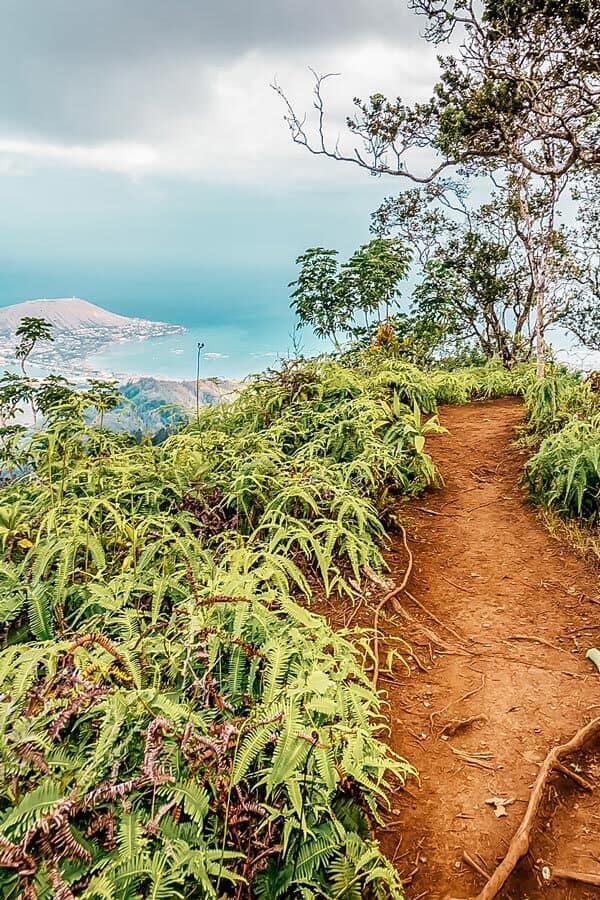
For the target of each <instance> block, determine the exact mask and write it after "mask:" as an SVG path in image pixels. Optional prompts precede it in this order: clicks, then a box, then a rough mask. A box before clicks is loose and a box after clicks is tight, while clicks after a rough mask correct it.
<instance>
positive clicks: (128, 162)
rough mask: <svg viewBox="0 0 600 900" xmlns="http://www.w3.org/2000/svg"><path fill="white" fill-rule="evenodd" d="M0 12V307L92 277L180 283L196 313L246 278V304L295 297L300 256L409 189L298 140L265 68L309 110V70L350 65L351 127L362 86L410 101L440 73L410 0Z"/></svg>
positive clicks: (22, 7)
mask: <svg viewBox="0 0 600 900" xmlns="http://www.w3.org/2000/svg"><path fill="white" fill-rule="evenodd" d="M0 13H1V20H0V29H1V33H2V37H3V41H2V54H0V79H1V83H2V85H3V90H2V92H1V95H0V204H1V213H0V218H1V221H0V264H1V270H0V302H1V303H3V304H6V303H10V302H15V301H16V300H18V299H23V298H25V297H27V296H32V295H47V296H52V295H54V294H55V293H56V292H57V291H58V292H61V293H68V294H81V293H84V292H85V294H86V295H87V296H89V298H90V299H92V300H96V301H97V302H104V303H106V304H107V305H112V306H113V308H115V307H116V306H117V305H119V306H120V309H122V311H124V312H127V311H136V312H143V305H144V302H146V301H147V302H148V303H150V304H151V305H152V304H156V303H159V302H160V296H161V291H164V289H165V285H166V284H169V289H170V291H171V293H172V294H174V297H175V299H176V301H177V302H179V301H180V300H181V302H182V303H183V304H184V307H182V308H185V310H187V313H189V312H190V310H191V305H192V303H194V304H195V305H196V308H197V310H198V315H199V316H200V314H204V313H203V311H206V309H207V308H208V306H209V305H210V303H211V302H214V298H215V296H216V297H219V296H225V295H227V297H229V298H232V297H234V296H236V295H239V294H240V291H241V280H242V279H245V284H246V286H247V287H248V285H249V294H250V295H251V296H250V298H249V297H248V290H247V291H246V298H245V304H246V306H247V305H248V303H249V302H250V301H251V300H252V299H254V301H256V302H257V303H260V302H263V306H265V304H266V305H267V306H268V304H271V305H274V304H277V303H279V302H280V301H279V300H275V299H273V298H275V297H279V296H281V297H282V301H281V302H284V301H285V302H286V295H285V282H286V278H288V276H289V274H290V272H291V271H292V269H293V259H294V257H295V255H297V254H298V253H299V252H301V251H302V250H303V249H304V248H305V247H306V246H308V245H311V244H315V243H327V244H328V245H330V246H339V247H340V248H341V249H344V250H349V249H351V248H352V247H353V246H354V245H355V244H356V243H359V242H360V241H361V240H364V239H365V238H366V237H367V236H368V225H369V222H368V215H369V212H370V211H371V210H372V209H373V208H374V207H375V206H377V204H378V202H379V201H380V200H381V199H382V198H383V197H384V196H385V195H386V194H389V193H390V192H392V191H393V190H396V189H398V188H399V187H400V186H399V185H398V184H397V183H396V182H393V181H389V180H388V181H385V180H382V179H379V180H378V179H373V178H370V177H369V176H368V175H367V174H366V173H361V172H359V171H357V170H356V169H355V168H354V167H345V166H342V165H339V164H335V163H332V162H329V161H326V160H320V159H315V158H314V157H311V156H310V155H309V154H307V153H305V152H303V151H302V150H301V149H300V148H298V147H295V146H294V145H293V144H292V143H291V141H290V138H289V135H288V133H287V130H286V126H285V124H284V122H283V118H282V117H283V109H282V106H281V102H280V101H279V100H278V98H277V97H276V95H275V94H274V93H273V91H272V90H271V89H270V87H269V84H270V82H271V81H272V80H273V79H274V78H276V79H277V81H278V82H279V83H280V84H281V85H282V86H283V87H284V88H285V89H286V91H287V92H288V93H289V95H290V97H291V98H292V99H293V100H294V102H295V103H296V104H297V106H298V108H301V109H304V108H307V109H310V102H311V89H312V82H311V75H310V73H309V71H308V69H307V67H308V66H312V67H314V68H315V69H317V70H318V71H320V72H325V71H327V72H339V73H341V74H340V77H339V78H336V79H335V80H332V81H330V82H329V83H328V94H327V96H328V108H329V110H330V114H331V129H332V131H331V133H332V134H333V135H336V134H337V131H338V130H343V122H344V115H345V114H346V113H347V112H349V111H350V107H351V100H352V97H353V96H355V95H360V96H366V95H368V94H369V93H372V92H374V91H382V92H384V93H388V94H391V95H394V96H395V95H398V94H399V95H401V96H402V97H403V98H406V99H414V98H416V97H419V96H426V95H427V94H428V92H429V90H430V88H431V85H432V83H433V81H434V79H435V72H436V63H435V54H434V52H433V50H432V48H430V47H428V45H427V44H426V43H425V42H424V41H423V40H422V39H421V38H420V37H419V29H420V27H421V26H422V22H421V21H420V20H419V19H417V18H416V17H415V16H414V15H413V14H412V13H411V12H409V11H408V9H407V4H406V2H404V0H327V2H325V3H324V2H322V0H319V2H315V0H304V2H299V0H0ZM224 262H226V263H227V266H228V271H225V270H224V268H223V264H224ZM251 271H252V272H254V273H255V274H254V275H253V276H252V277H250V275H249V273H250V272H251ZM257 272H259V273H260V275H257V274H256V273H257ZM200 275H201V276H202V283H203V284H205V285H206V284H209V285H210V292H209V293H210V297H209V296H207V292H206V291H204V293H202V292H200V296H199V294H198V289H197V286H198V277H199V276H200ZM248 278H250V282H248ZM227 279H229V282H228V284H227V285H226V284H225V282H226V281H227ZM215 292H216V293H215ZM278 292H279V293H278ZM266 294H268V295H269V297H270V299H269V300H268V301H266V300H264V299H263V301H261V300H260V297H263V298H264V296H265V295H266ZM145 298H146V299H145ZM193 298H195V299H193ZM171 302H173V297H172V298H171ZM240 302H241V301H240ZM285 302H284V305H285ZM228 303H229V306H227V310H228V311H229V312H230V313H231V314H232V315H233V314H235V312H236V309H237V307H236V306H235V303H233V301H231V303H230V302H229V300H228ZM186 304H187V306H186ZM265 308H266V307H265ZM151 311H152V313H154V309H152V310H151ZM213 312H214V310H213ZM187 313H186V314H187ZM274 314H275V313H274Z"/></svg>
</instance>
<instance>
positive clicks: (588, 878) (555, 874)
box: [550, 868, 600, 885]
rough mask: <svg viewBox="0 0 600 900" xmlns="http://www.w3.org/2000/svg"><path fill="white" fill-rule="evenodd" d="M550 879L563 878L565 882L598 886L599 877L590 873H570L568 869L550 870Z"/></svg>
mask: <svg viewBox="0 0 600 900" xmlns="http://www.w3.org/2000/svg"><path fill="white" fill-rule="evenodd" d="M550 878H551V879H552V878H564V879H566V880H567V881H579V882H581V883H582V884H598V885H600V875H595V874H594V873H592V872H572V871H571V870H570V869H552V868H551V869H550Z"/></svg>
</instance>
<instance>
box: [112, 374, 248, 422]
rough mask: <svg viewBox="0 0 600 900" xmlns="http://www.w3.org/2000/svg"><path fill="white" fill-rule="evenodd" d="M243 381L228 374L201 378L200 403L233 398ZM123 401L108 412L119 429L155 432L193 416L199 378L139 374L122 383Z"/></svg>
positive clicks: (213, 403) (224, 400)
mask: <svg viewBox="0 0 600 900" xmlns="http://www.w3.org/2000/svg"><path fill="white" fill-rule="evenodd" d="M240 386H241V385H240V382H239V381H232V380H228V379H224V378H203V379H201V380H200V382H199V390H200V405H201V406H202V407H205V406H214V405H215V404H217V403H224V402H227V401H228V400H232V399H233V398H234V397H235V395H236V394H237V393H238V391H239V390H240ZM119 390H120V392H121V393H122V394H123V398H124V400H123V404H122V405H121V406H119V407H118V408H117V409H115V410H113V411H112V412H110V413H108V414H107V415H106V416H105V422H106V424H107V426H108V427H109V428H113V429H115V430H116V431H128V432H138V431H139V432H142V433H151V434H155V433H156V432H159V431H160V430H161V429H164V428H171V427H173V426H174V425H177V424H178V423H179V422H182V421H185V420H187V419H189V418H190V417H191V416H192V415H193V414H194V410H195V408H196V382H195V381H167V380H165V379H158V378H135V379H132V380H131V381H128V382H126V383H125V384H121V385H119Z"/></svg>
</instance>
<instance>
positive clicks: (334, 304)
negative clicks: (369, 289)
mask: <svg viewBox="0 0 600 900" xmlns="http://www.w3.org/2000/svg"><path fill="white" fill-rule="evenodd" d="M337 256H338V252H337V250H325V249H324V248H323V247H309V249H308V250H306V251H305V252H304V253H302V254H301V255H300V256H299V257H298V258H297V259H296V264H297V265H299V266H300V274H299V275H298V278H297V279H296V281H292V282H290V284H289V285H288V287H295V290H294V292H293V293H292V295H291V296H292V302H291V306H292V309H294V310H295V312H296V315H297V316H298V319H299V321H300V323H301V324H302V325H310V326H311V328H312V329H313V331H314V333H315V334H316V335H317V337H324V338H329V339H330V340H332V341H333V342H334V344H335V346H336V347H337V348H338V349H339V342H338V338H337V334H338V331H339V330H340V328H341V327H342V325H343V322H344V319H345V312H344V310H343V308H342V303H341V296H340V292H339V283H338V279H339V273H338V261H337Z"/></svg>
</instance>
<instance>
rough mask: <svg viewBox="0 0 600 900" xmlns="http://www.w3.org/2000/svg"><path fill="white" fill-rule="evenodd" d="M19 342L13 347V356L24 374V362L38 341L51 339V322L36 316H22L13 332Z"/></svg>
mask: <svg viewBox="0 0 600 900" xmlns="http://www.w3.org/2000/svg"><path fill="white" fill-rule="evenodd" d="M15 334H16V336H17V337H18V338H19V342H18V344H17V346H16V347H15V356H16V358H17V359H18V360H20V363H21V371H22V372H23V375H26V374H27V373H26V371H25V363H26V362H27V360H28V359H29V356H30V355H31V352H32V351H33V349H34V347H35V345H36V344H37V342H38V341H53V340H54V338H53V337H52V323H51V322H48V320H47V319H42V318H37V317H36V316H23V318H22V319H21V321H20V322H19V324H18V326H17V330H16V332H15Z"/></svg>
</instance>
